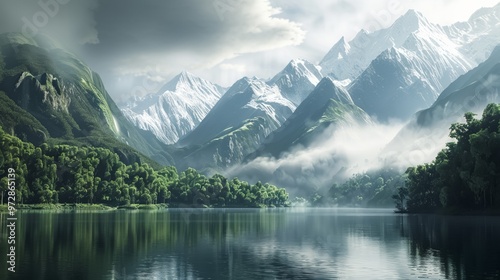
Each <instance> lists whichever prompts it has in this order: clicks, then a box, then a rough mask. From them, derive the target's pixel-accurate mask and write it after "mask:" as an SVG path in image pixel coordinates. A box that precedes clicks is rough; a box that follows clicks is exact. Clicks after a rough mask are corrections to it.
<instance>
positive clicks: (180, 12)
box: [0, 0, 498, 101]
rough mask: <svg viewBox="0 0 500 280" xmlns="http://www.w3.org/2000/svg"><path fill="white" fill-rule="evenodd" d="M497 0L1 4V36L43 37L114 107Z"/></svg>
mask: <svg viewBox="0 0 500 280" xmlns="http://www.w3.org/2000/svg"><path fill="white" fill-rule="evenodd" d="M497 3H498V0H475V1H469V0H459V1H456V0H453V1H452V0H432V1H431V0H423V1H403V0H370V1H368V0H366V1H361V0H360V1H344V0H332V1H327V0H308V1H305V0H303V1H299V0H163V1H162V0H142V1H137V0H85V1H83V0H25V1H18V0H0V4H1V8H0V32H8V31H17V32H24V33H26V34H40V33H45V34H48V35H49V36H51V37H53V38H55V39H56V40H57V41H59V42H61V44H62V45H64V46H65V47H66V48H68V49H69V50H71V51H72V52H74V53H76V54H77V55H79V56H80V57H82V59H83V60H84V61H85V62H86V63H88V64H89V65H90V66H91V67H92V68H93V69H94V70H95V71H97V72H98V73H99V74H100V75H101V76H102V77H103V79H104V82H105V85H106V87H107V88H108V91H109V92H110V93H111V95H112V96H113V97H114V98H115V99H116V100H118V101H120V100H123V99H124V98H127V97H130V96H131V95H144V94H147V93H151V92H155V91H156V90H158V89H159V88H160V87H161V86H162V85H163V83H165V82H166V81H168V80H169V79H171V78H172V77H173V76H175V75H176V74H178V73H179V72H181V71H182V70H187V71H190V72H192V73H194V74H196V75H198V76H201V77H202V78H205V79H208V80H211V81H213V82H216V83H219V84H221V85H223V86H230V85H231V84H232V83H233V82H234V81H235V80H237V79H239V78H241V77H243V76H258V77H262V78H270V77H272V76H273V75H274V74H275V73H277V72H278V71H280V70H281V69H282V68H283V67H284V66H285V65H286V64H287V63H288V62H289V61H290V60H291V59H293V58H303V59H307V60H309V61H311V62H314V63H317V62H319V61H320V60H321V58H322V57H323V56H324V55H325V54H326V52H327V51H328V50H329V48H330V47H331V46H333V44H334V43H335V42H336V41H338V40H339V39H340V37H342V36H345V37H346V39H347V40H349V39H351V38H352V37H353V36H354V35H355V34H356V33H357V32H358V31H359V30H360V29H361V28H364V29H366V30H368V31H373V30H375V29H380V28H383V27H387V26H389V25H390V24H391V23H392V22H394V20H395V19H396V18H397V17H399V16H400V15H402V14H404V13H405V12H406V11H407V10H408V9H415V10H418V11H420V12H422V13H423V14H424V16H426V17H427V18H428V19H429V20H430V21H431V22H434V23H439V24H442V25H446V24H451V23H454V22H457V21H465V20H467V19H468V17H469V16H470V15H471V13H472V12H473V11H475V10H477V9H479V8H480V7H483V6H484V7H491V6H494V5H495V4H497Z"/></svg>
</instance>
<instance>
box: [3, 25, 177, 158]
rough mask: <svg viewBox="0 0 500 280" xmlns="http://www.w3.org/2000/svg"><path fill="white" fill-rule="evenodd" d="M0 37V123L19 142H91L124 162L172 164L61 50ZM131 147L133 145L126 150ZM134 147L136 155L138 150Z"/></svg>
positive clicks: (12, 36)
mask: <svg viewBox="0 0 500 280" xmlns="http://www.w3.org/2000/svg"><path fill="white" fill-rule="evenodd" d="M41 45H42V44H41V43H40V44H39V43H38V42H37V41H35V40H33V39H28V38H25V37H24V36H22V35H21V34H17V33H8V34H2V35H0V112H1V113H2V116H5V117H4V118H1V119H0V125H1V126H2V127H3V128H4V130H5V131H7V132H9V133H12V134H14V135H16V136H18V137H20V138H21V139H22V140H25V141H28V142H31V143H34V144H36V145H40V144H42V143H44V142H47V141H48V142H50V143H66V144H70V145H92V146H98V147H105V148H109V149H112V150H114V152H117V153H118V154H119V156H120V159H121V160H122V161H124V162H126V163H133V162H136V161H146V162H150V163H153V161H150V160H149V159H147V158H146V157H144V156H142V155H141V154H143V155H145V156H148V157H150V158H152V159H153V160H154V161H156V162H158V163H160V164H173V160H172V158H171V156H170V155H169V153H168V152H167V147H166V146H165V145H163V144H162V143H161V142H159V141H158V140H157V139H156V138H155V137H154V136H153V135H152V134H151V133H149V132H146V131H141V130H140V129H137V128H136V127H134V126H133V125H132V124H131V123H130V122H128V121H127V120H126V119H125V117H124V116H123V115H122V113H121V112H120V110H119V109H118V107H117V106H116V104H115V103H114V102H113V100H112V99H111V97H110V96H109V94H108V93H107V92H106V89H105V88H104V85H103V83H102V81H101V79H100V77H99V75H97V74H96V73H95V72H93V71H92V70H91V69H90V68H89V67H88V66H87V65H85V64H84V63H83V62H82V61H80V60H79V59H78V58H77V57H76V56H74V55H72V54H71V53H68V52H66V51H64V50H62V49H58V48H55V47H50V46H47V44H43V46H44V47H41ZM131 147H132V148H131ZM137 151H139V152H140V153H138V152H137Z"/></svg>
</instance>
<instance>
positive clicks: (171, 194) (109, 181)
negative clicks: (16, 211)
mask: <svg viewBox="0 0 500 280" xmlns="http://www.w3.org/2000/svg"><path fill="white" fill-rule="evenodd" d="M0 141H1V143H0V151H1V152H0V177H1V178H2V179H1V180H0V190H1V194H2V197H1V199H2V203H3V202H5V201H6V196H4V194H5V193H6V191H7V186H8V179H7V172H8V169H9V168H13V169H14V170H15V177H16V178H15V179H16V181H15V184H16V200H17V202H18V203H26V204H34V203H103V204H107V205H128V204H134V203H139V204H157V203H167V204H169V205H170V206H178V207H197V206H202V205H206V206H211V207H260V206H272V205H274V206H283V205H286V204H287V203H288V194H287V193H286V191H285V189H282V188H277V187H276V186H273V185H270V184H262V183H260V182H258V183H256V184H255V185H250V184H249V183H247V182H244V181H240V180H238V179H237V178H234V179H231V180H230V179H227V178H225V177H223V176H221V175H214V176H212V177H206V176H204V175H202V174H199V173H198V172H197V171H196V170H194V169H191V168H189V169H187V170H185V171H183V172H181V173H180V174H179V173H178V172H177V170H176V169H175V168H174V167H164V168H162V169H159V170H155V169H154V168H152V167H151V166H150V165H148V164H147V163H141V164H138V163H133V164H131V165H126V164H125V163H123V162H122V161H120V158H119V156H118V155H117V154H116V153H115V152H113V151H110V150H109V149H105V148H96V147H86V146H71V145H49V144H46V143H45V144H42V145H40V146H38V147H36V146H34V145H33V144H31V143H28V142H24V141H22V140H20V139H19V138H17V137H15V136H12V135H10V134H8V133H6V132H4V131H3V129H1V128H0Z"/></svg>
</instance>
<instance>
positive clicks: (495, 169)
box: [394, 104, 500, 212]
mask: <svg viewBox="0 0 500 280" xmlns="http://www.w3.org/2000/svg"><path fill="white" fill-rule="evenodd" d="M450 137H452V138H453V139H455V140H456V141H455V142H450V143H448V144H447V145H446V148H445V149H443V150H442V151H441V152H440V153H439V154H438V155H437V157H436V159H435V160H434V161H432V162H431V163H428V164H424V165H419V166H417V167H410V168H408V170H407V171H406V175H407V180H406V185H405V186H404V187H401V188H399V190H398V193H397V195H395V197H394V198H395V200H396V204H397V205H396V207H397V208H399V209H400V210H407V211H409V212H432V211H439V210H443V209H446V210H485V209H487V210H492V209H499V208H500V105H497V104H489V105H488V106H487V107H486V108H485V109H484V111H483V114H482V118H481V119H476V118H475V117H474V114H472V113H466V114H465V123H456V124H453V125H452V126H451V128H450Z"/></svg>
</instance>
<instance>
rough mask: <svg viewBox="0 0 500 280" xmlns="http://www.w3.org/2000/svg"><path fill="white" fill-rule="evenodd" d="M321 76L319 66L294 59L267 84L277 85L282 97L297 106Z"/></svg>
mask: <svg viewBox="0 0 500 280" xmlns="http://www.w3.org/2000/svg"><path fill="white" fill-rule="evenodd" d="M322 78H323V76H322V75H321V68H320V67H318V66H316V65H314V64H312V63H310V62H309V61H307V60H303V59H294V60H292V61H290V63H288V65H287V66H286V67H285V68H284V69H283V70H282V71H280V72H279V73H278V74H276V75H275V76H274V77H273V78H272V79H271V80H270V81H269V82H268V84H271V85H272V84H274V85H276V86H278V88H279V89H280V91H281V93H282V95H283V97H285V98H286V99H288V100H290V101H292V102H293V104H295V105H296V106H298V105H299V104H300V103H301V102H302V101H304V99H305V98H306V97H307V95H308V94H309V93H310V92H311V91H312V90H313V89H314V87H315V86H316V85H317V84H318V83H319V81H320V80H321V79H322Z"/></svg>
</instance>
